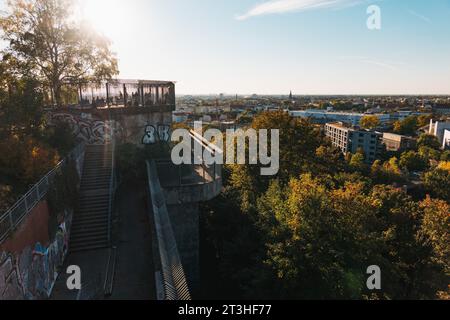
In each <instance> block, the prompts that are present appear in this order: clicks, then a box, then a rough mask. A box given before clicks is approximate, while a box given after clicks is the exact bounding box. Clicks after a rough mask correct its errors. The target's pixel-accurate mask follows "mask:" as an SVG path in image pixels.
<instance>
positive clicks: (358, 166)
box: [350, 152, 367, 172]
mask: <svg viewBox="0 0 450 320" xmlns="http://www.w3.org/2000/svg"><path fill="white" fill-rule="evenodd" d="M350 168H352V169H353V170H354V171H359V172H363V171H364V170H366V169H367V166H366V164H365V163H364V154H363V153H360V152H357V153H355V154H354V155H352V158H351V160H350Z"/></svg>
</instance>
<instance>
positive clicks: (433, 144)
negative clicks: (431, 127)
mask: <svg viewBox="0 0 450 320" xmlns="http://www.w3.org/2000/svg"><path fill="white" fill-rule="evenodd" d="M417 146H418V147H419V148H420V147H428V148H431V149H435V150H439V149H440V148H441V144H440V143H439V140H438V139H437V137H435V136H433V135H431V134H423V135H421V136H420V137H419V139H418V140H417Z"/></svg>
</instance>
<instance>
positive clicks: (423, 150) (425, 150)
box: [419, 146, 441, 161]
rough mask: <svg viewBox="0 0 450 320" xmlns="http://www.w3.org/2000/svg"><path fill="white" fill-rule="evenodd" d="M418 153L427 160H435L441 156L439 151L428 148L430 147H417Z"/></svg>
mask: <svg viewBox="0 0 450 320" xmlns="http://www.w3.org/2000/svg"><path fill="white" fill-rule="evenodd" d="M419 154H420V156H421V157H423V158H425V159H427V161H429V160H436V161H439V160H440V158H441V153H440V151H439V150H436V149H433V148H430V147H426V146H423V147H420V148H419Z"/></svg>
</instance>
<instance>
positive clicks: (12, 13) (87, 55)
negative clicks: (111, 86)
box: [0, 0, 118, 106]
mask: <svg viewBox="0 0 450 320" xmlns="http://www.w3.org/2000/svg"><path fill="white" fill-rule="evenodd" d="M72 3H73V2H72V1H70V0H9V1H8V9H9V10H8V11H7V14H5V15H3V16H1V18H0V28H1V30H2V40H4V41H5V42H6V43H7V44H8V47H7V48H6V49H5V52H4V59H9V60H11V59H13V60H14V61H16V62H17V63H20V65H21V68H22V69H25V70H26V71H27V73H28V74H33V75H34V76H35V77H36V79H39V80H40V81H41V82H42V83H43V84H44V85H45V86H46V87H48V88H50V90H51V93H52V98H53V100H54V103H56V104H57V105H58V106H60V105H61V104H62V100H61V99H62V98H61V95H62V89H63V85H64V84H66V83H72V84H79V83H83V82H85V81H100V80H103V79H109V78H111V77H112V76H113V75H115V74H117V73H118V70H117V59H116V58H115V56H114V54H113V53H112V52H111V49H110V42H109V40H108V39H106V38H105V37H103V36H101V35H99V34H97V33H95V32H94V31H93V30H92V29H91V28H89V27H87V26H85V25H82V24H81V23H79V22H77V21H76V19H74V15H73V6H72Z"/></svg>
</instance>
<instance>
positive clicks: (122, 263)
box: [110, 184, 156, 300]
mask: <svg viewBox="0 0 450 320" xmlns="http://www.w3.org/2000/svg"><path fill="white" fill-rule="evenodd" d="M118 195H119V196H118V199H117V209H118V210H119V218H120V221H119V228H118V230H119V232H118V233H119V234H118V244H117V250H118V251H117V260H116V273H115V281H114V288H113V294H112V296H111V297H110V298H111V299H120V300H155V299H156V289H155V279H154V268H153V259H152V235H151V227H150V222H149V219H148V215H147V211H146V204H145V196H146V193H145V188H140V187H139V186H137V185H133V184H128V185H125V186H123V187H122V188H121V189H120V190H119V192H118Z"/></svg>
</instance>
